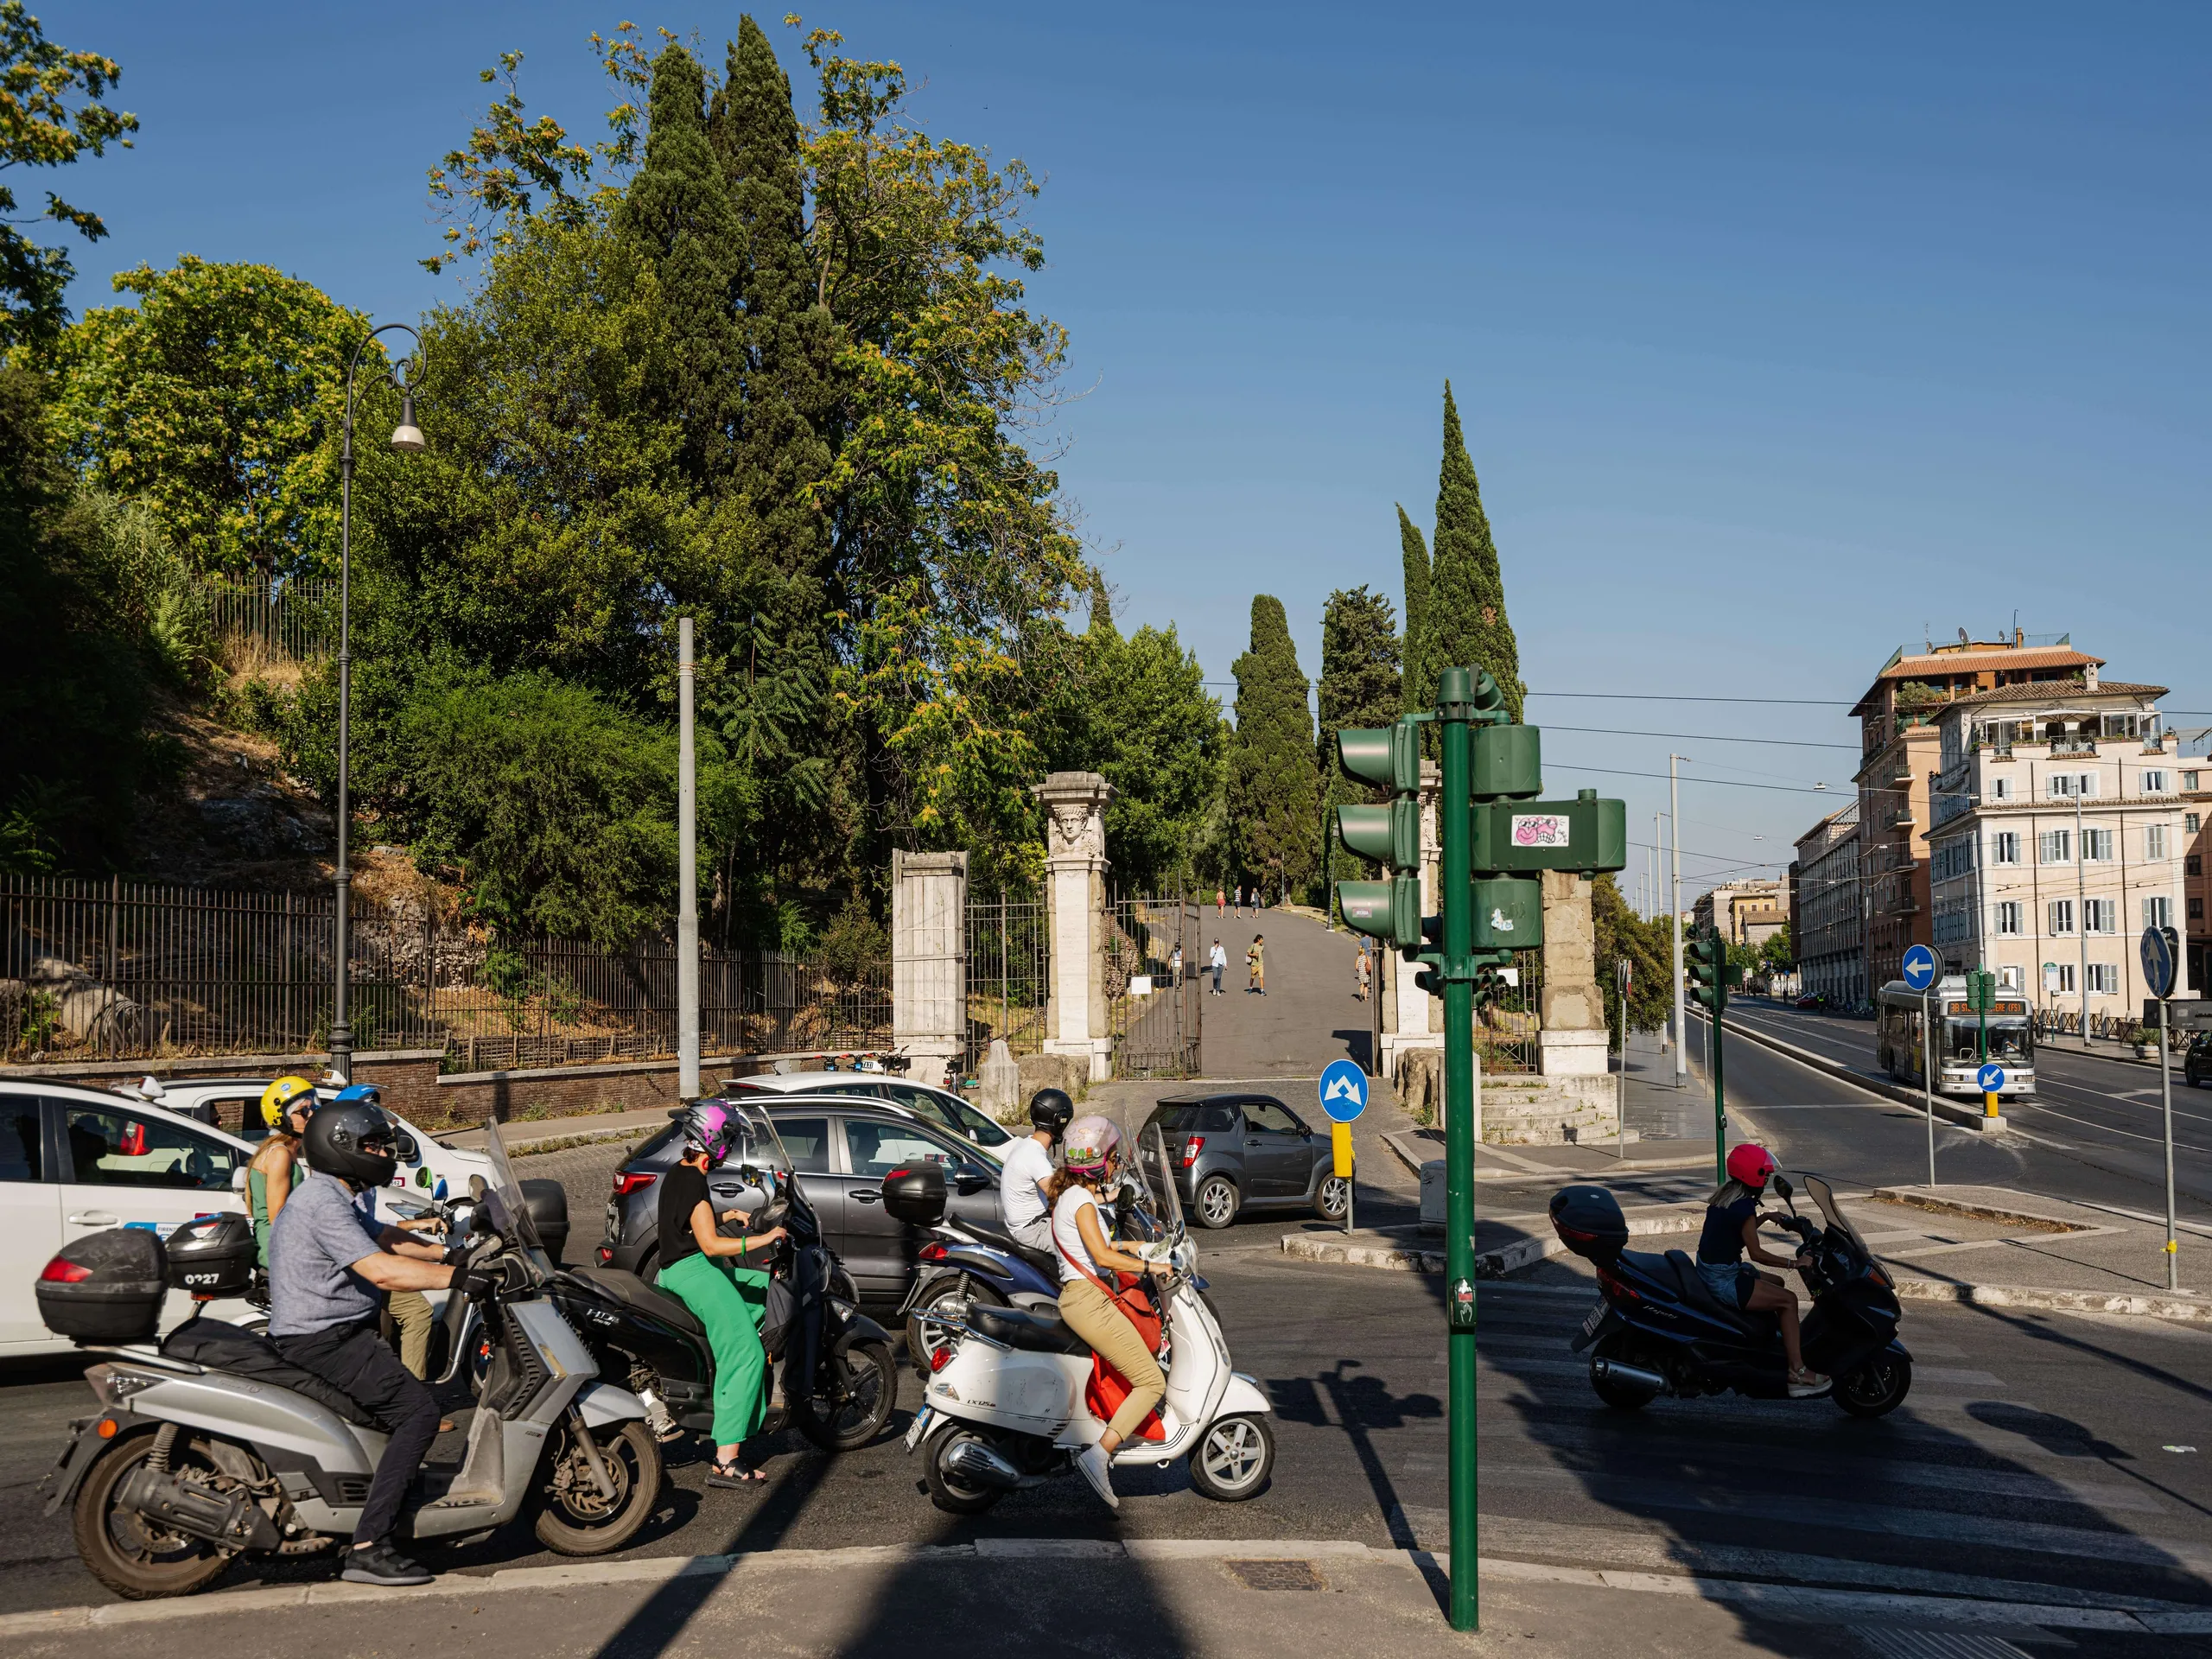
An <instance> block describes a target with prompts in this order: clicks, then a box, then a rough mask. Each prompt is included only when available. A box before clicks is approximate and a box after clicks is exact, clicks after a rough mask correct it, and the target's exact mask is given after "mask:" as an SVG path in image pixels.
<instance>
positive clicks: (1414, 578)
mask: <svg viewBox="0 0 2212 1659" xmlns="http://www.w3.org/2000/svg"><path fill="white" fill-rule="evenodd" d="M1398 551H1399V554H1400V556H1401V558H1402V561H1403V563H1404V567H1405V585H1406V643H1405V650H1404V660H1403V662H1402V665H1401V683H1402V687H1403V690H1402V694H1401V701H1400V703H1399V712H1400V713H1402V714H1414V713H1416V712H1418V711H1420V710H1421V709H1433V708H1434V707H1435V706H1436V669H1435V665H1434V664H1433V661H1432V660H1431V658H1430V655H1429V609H1428V588H1429V566H1428V548H1427V544H1426V543H1423V542H1422V540H1421V531H1420V530H1419V528H1417V527H1416V526H1415V524H1414V521H1413V520H1412V519H1410V518H1407V517H1406V510H1405V508H1404V507H1402V506H1401V507H1400V508H1399V509H1398Z"/></svg>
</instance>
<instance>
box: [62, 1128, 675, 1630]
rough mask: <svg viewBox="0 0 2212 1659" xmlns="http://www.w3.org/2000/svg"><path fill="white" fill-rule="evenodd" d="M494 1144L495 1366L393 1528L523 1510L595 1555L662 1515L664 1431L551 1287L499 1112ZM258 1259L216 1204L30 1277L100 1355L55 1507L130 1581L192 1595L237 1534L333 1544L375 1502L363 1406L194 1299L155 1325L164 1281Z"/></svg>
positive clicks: (485, 1308)
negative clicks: (166, 1233)
mask: <svg viewBox="0 0 2212 1659" xmlns="http://www.w3.org/2000/svg"><path fill="white" fill-rule="evenodd" d="M488 1151H489V1153H490V1155H491V1157H492V1159H493V1163H494V1166H495V1168H496V1171H497V1179H496V1181H495V1182H494V1184H493V1186H492V1187H491V1188H490V1189H489V1190H488V1191H487V1192H486V1195H485V1196H484V1198H483V1200H482V1202H480V1204H479V1205H477V1207H476V1219H475V1224H474V1225H475V1229H476V1234H477V1236H476V1242H475V1244H474V1250H473V1253H472V1255H471V1265H472V1266H473V1267H477V1268H488V1269H494V1270H496V1271H498V1272H499V1274H501V1275H502V1282H501V1284H500V1286H499V1289H498V1290H497V1291H496V1292H495V1293H494V1294H493V1295H492V1296H491V1297H490V1298H489V1299H488V1300H486V1301H485V1302H484V1303H482V1304H481V1305H480V1309H479V1311H480V1313H482V1314H483V1316H484V1319H485V1323H486V1330H488V1331H489V1332H492V1334H493V1340H494V1351H493V1360H492V1365H491V1373H490V1376H489V1379H488V1382H487V1384H486V1388H485V1390H484V1396H483V1399H482V1401H481V1402H480V1404H479V1405H478V1406H477V1408H476V1410H475V1413H474V1416H473V1418H472V1419H471V1421H470V1422H469V1425H468V1433H467V1450H466V1452H464V1453H463V1455H462V1458H461V1461H460V1462H459V1463H457V1464H435V1463H434V1464H430V1465H426V1466H425V1467H424V1469H423V1471H422V1472H421V1474H420V1475H419V1476H418V1477H417V1479H416V1484H415V1485H414V1487H413V1488H411V1489H410V1493H409V1497H408V1501H407V1504H406V1506H405V1508H404V1510H402V1512H401V1520H400V1526H401V1530H402V1533H403V1535H405V1536H408V1537H411V1538H415V1539H418V1540H422V1539H432V1538H451V1539H454V1540H456V1541H463V1542H467V1541H475V1540H477V1539H480V1538H483V1537H486V1536H488V1535H490V1534H491V1533H492V1532H493V1530H494V1529H497V1528H499V1527H500V1526H502V1525H505V1523H506V1522H509V1521H511V1520H513V1519H514V1518H515V1517H516V1516H518V1515H521V1514H523V1513H524V1512H525V1511H526V1510H527V1511H530V1512H532V1513H534V1516H535V1521H536V1527H537V1538H538V1541H539V1542H541V1543H542V1544H543V1545H544V1546H545V1547H546V1548H549V1549H552V1550H554V1551H556V1552H558V1553H559V1554H564V1555H598V1554H606V1553H607V1551H609V1550H613V1549H619V1548H621V1547H622V1546H623V1545H625V1544H626V1543H628V1542H629V1541H631V1539H632V1537H634V1536H635V1535H636V1534H637V1532H638V1530H639V1528H641V1527H642V1526H644V1524H645V1522H646V1520H647V1519H648V1518H649V1517H650V1516H652V1512H653V1508H654V1505H655V1503H657V1502H658V1498H659V1495H660V1486H661V1458H660V1447H659V1446H658V1444H657V1443H656V1441H655V1440H654V1439H653V1436H652V1433H651V1431H650V1430H649V1429H648V1428H647V1427H646V1426H645V1415H646V1410H645V1403H644V1402H642V1401H640V1400H639V1399H638V1397H637V1396H636V1395H632V1394H631V1393H630V1392H629V1391H628V1390H626V1389H623V1388H621V1387H620V1386H618V1385H617V1384H615V1383H610V1382H606V1381H601V1380H600V1379H599V1377H598V1368H597V1367H596V1365H595V1364H594V1362H593V1359H592V1356H591V1354H590V1351H588V1349H587V1348H586V1347H585V1345H584V1344H583V1343H582V1341H581V1340H580V1339H579V1338H577V1336H576V1334H575V1332H574V1331H572V1330H571V1329H570V1328H569V1325H568V1323H567V1322H566V1321H565V1320H564V1319H563V1318H562V1317H561V1314H560V1313H559V1311H558V1309H557V1308H556V1306H554V1304H553V1301H552V1300H551V1299H550V1296H549V1295H548V1294H547V1290H548V1285H549V1281H551V1279H552V1278H553V1275H554V1272H555V1269H554V1268H552V1267H551V1265H550V1262H548V1261H547V1259H546V1257H545V1255H544V1253H543V1250H542V1249H540V1248H539V1246H538V1241H537V1234H536V1230H535V1229H534V1228H533V1226H532V1224H531V1218H530V1213H529V1211H528V1210H527V1208H526V1207H525V1206H524V1202H523V1198H522V1192H521V1188H520V1185H519V1184H518V1182H517V1181H516V1180H515V1179H514V1175H513V1172H512V1169H511V1168H510V1167H509V1166H508V1164H507V1160H506V1154H505V1148H504V1147H501V1145H500V1143H499V1131H498V1129H497V1128H493V1130H492V1131H491V1134H490V1136H489V1147H488ZM203 1247H204V1248H203ZM252 1261H253V1237H252V1230H251V1226H250V1225H249V1224H246V1223H245V1218H244V1217H238V1216H234V1215H224V1216H215V1217H201V1218H200V1220H198V1221H194V1222H190V1223H188V1224H185V1226H183V1227H181V1228H179V1229H177V1230H176V1231H175V1233H174V1234H172V1235H171V1237H170V1241H169V1244H168V1247H167V1248H166V1249H164V1247H163V1245H162V1241H161V1240H159V1239H158V1238H156V1236H154V1235H153V1234H151V1233H149V1232H143V1231H138V1230H132V1229H127V1228H118V1229H115V1230H111V1231H109V1232H105V1233H97V1234H93V1235H92V1236H89V1237H87V1238H85V1239H80V1240H79V1241H77V1242H76V1243H73V1244H71V1245H68V1246H67V1247H65V1248H64V1249H63V1250H62V1251H61V1253H60V1255H56V1256H55V1257H54V1260H53V1261H52V1262H49V1263H48V1266H47V1268H46V1271H45V1273H44V1274H43V1275H41V1279H40V1281H39V1293H40V1294H39V1303H40V1311H41V1314H42V1315H43V1316H44V1318H45V1319H46V1321H47V1324H48V1326H49V1327H51V1328H52V1329H54V1330H55V1331H57V1332H60V1333H61V1334H63V1335H65V1336H69V1337H72V1338H75V1339H76V1340H77V1341H78V1343H79V1344H80V1345H81V1346H84V1347H86V1348H88V1349H90V1350H92V1351H94V1352H98V1353H101V1354H104V1355H105V1356H106V1358H105V1359H104V1360H103V1361H102V1362H101V1363H99V1364H97V1365H94V1366H93V1367H92V1369H91V1370H88V1371H87V1372H86V1376H85V1380H86V1382H87V1383H90V1384H91V1385H92V1393H93V1395H94V1396H95V1397H96V1398H97V1399H98V1401H99V1406H100V1409H99V1411H98V1412H97V1413H95V1414H93V1415H92V1416H90V1417H86V1418H82V1419H80V1420H79V1421H77V1422H76V1423H75V1424H73V1426H72V1434H71V1439H70V1442H69V1445H68V1446H67V1449H65V1450H64V1452H62V1455H61V1459H60V1465H58V1467H57V1469H56V1471H55V1473H56V1475H58V1476H59V1484H58V1486H57V1488H56V1490H55V1491H54V1495H53V1497H51V1498H50V1499H49V1500H48V1504H47V1513H48V1514H49V1515H51V1514H52V1513H54V1510H57V1509H59V1508H60V1506H61V1505H62V1504H64V1503H70V1502H71V1501H72V1500H73V1501H74V1503H75V1510H74V1531H75V1535H76V1541H77V1548H78V1553H79V1554H80V1555H81V1556H82V1557H83V1558H84V1561H85V1565H86V1567H87V1568H88V1569H90V1570H91V1572H92V1574H93V1576H94V1577H96V1578H98V1579H99V1580H100V1582H101V1583H103V1584H105V1585H106V1586H108V1587H109V1588H110V1589H111V1590H113V1591H114V1592H116V1593H117V1594H118V1595H121V1596H124V1597H127V1598H129V1599H134V1600H137V1599H147V1598H150V1597H158V1596H178V1595H186V1594H188V1593H190V1592H193V1591H194V1590H197V1589H199V1588H200V1587H201V1586H204V1585H206V1584H207V1583H208V1582H209V1581H210V1580H213V1579H214V1578H215V1577H216V1575H217V1574H219V1573H221V1572H222V1570H223V1568H224V1567H225V1566H226V1564H227V1563H228V1562H229V1561H230V1560H231V1558H232V1556H234V1555H237V1554H239V1553H240V1552H241V1551H254V1552H260V1553H268V1554H281V1555H300V1554H312V1553H315V1552H317V1551H321V1550H324V1549H327V1548H331V1547H332V1546H333V1545H334V1544H335V1543H337V1542H338V1541H340V1540H341V1539H344V1538H346V1537H348V1536H350V1535H352V1533H353V1528H354V1526H355V1524H356V1523H357V1522H358V1521H359V1517H360V1512H361V1508H362V1505H363V1504H364V1503H365V1502H366V1501H367V1498H368V1493H369V1485H370V1481H371V1478H372V1476H373V1474H374V1471H375V1469H376V1463H377V1459H378V1455H379V1454H380V1453H381V1452H383V1450H384V1446H385V1435H384V1434H383V1433H382V1432H380V1431H379V1430H378V1429H376V1428H374V1427H371V1426H369V1425H368V1424H367V1422H366V1421H365V1414H363V1413H361V1411H360V1410H359V1407H358V1406H354V1405H353V1402H350V1401H348V1400H346V1397H345V1396H344V1395H339V1394H337V1393H336V1391H335V1390H334V1389H330V1388H329V1386H328V1385H327V1383H321V1380H320V1379H319V1378H315V1377H314V1376H309V1375H308V1374H307V1373H305V1372H302V1371H300V1370H297V1369H296V1367H293V1366H291V1365H290V1364H289V1363H287V1362H286V1361H285V1360H284V1359H283V1355H282V1354H281V1353H280V1352H279V1351H277V1348H276V1347H275V1346H274V1345H272V1344H269V1343H268V1342H267V1341H266V1340H264V1338H260V1337H258V1336H257V1335H256V1334H254V1333H253V1332H248V1331H245V1330H243V1329H241V1328H239V1327H238V1326H235V1325H224V1324H221V1323H219V1322H218V1321H214V1320H211V1319H204V1318H203V1319H194V1320H191V1321H188V1323H187V1324H185V1325H181V1326H179V1327H178V1329H177V1330H176V1331H174V1332H170V1333H169V1334H168V1336H167V1337H165V1338H162V1339H161V1340H160V1341H159V1342H156V1339H155V1333H156V1325H157V1324H158V1320H159V1316H160V1308H161V1303H162V1296H163V1294H165V1291H166V1289H167V1288H168V1285H169V1284H170V1283H171V1282H174V1283H175V1286H176V1287H178V1288H181V1289H184V1290H188V1291H190V1292H192V1293H193V1294H194V1295H199V1296H209V1295H219V1294H237V1289H238V1288H242V1287H243V1286H244V1284H245V1281H246V1279H247V1277H248V1275H249V1274H250V1273H251V1265H252ZM192 1354H197V1355H198V1356H200V1357H198V1358H194V1357H190V1356H191V1355H192Z"/></svg>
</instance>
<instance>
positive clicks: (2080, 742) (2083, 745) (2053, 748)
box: [2050, 737, 2097, 758]
mask: <svg viewBox="0 0 2212 1659" xmlns="http://www.w3.org/2000/svg"><path fill="white" fill-rule="evenodd" d="M2096 752H2097V741H2096V739H2094V738H2093V737H2054V738H2052V739H2051V740H2050V753H2051V754H2052V756H2053V758H2056V757H2057V756H2059V755H2063V754H2094V753H2096Z"/></svg>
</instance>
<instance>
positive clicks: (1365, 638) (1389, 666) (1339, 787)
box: [1318, 583, 1404, 858]
mask: <svg viewBox="0 0 2212 1659" xmlns="http://www.w3.org/2000/svg"><path fill="white" fill-rule="evenodd" d="M1403 698H1404V690H1403V678H1402V668H1401V664H1400V661H1399V645H1398V632H1397V618H1396V616H1395V614H1394V613H1393V612H1392V610H1391V608H1390V601H1389V599H1388V598H1387V597H1386V596H1384V595H1383V594H1377V593H1372V592H1370V591H1369V589H1368V588H1367V586H1366V585H1365V584H1364V583H1362V584H1361V585H1360V586H1359V587H1357V588H1338V589H1337V591H1336V592H1334V593H1332V594H1330V595H1329V598H1328V602H1327V603H1326V604H1325V606H1324V607H1322V610H1321V684H1320V691H1319V698H1318V702H1319V709H1320V747H1319V762H1320V767H1321V775H1322V778H1323V780H1324V782H1323V795H1322V804H1323V808H1324V810H1323V812H1322V832H1323V833H1324V834H1325V835H1333V834H1335V809H1336V808H1338V807H1339V806H1343V805H1346V804H1353V803H1357V802H1361V801H1368V800H1372V799H1376V798H1377V796H1378V791H1376V790H1374V789H1373V788H1371V787H1370V786H1369V785H1366V784H1363V783H1359V782H1357V781H1355V780H1354V779H1351V778H1349V777H1347V776H1346V775H1345V773H1344V766H1343V764H1342V763H1341V762H1340V761H1339V760H1338V758H1337V733H1338V731H1339V730H1340V729H1342V728H1344V727H1346V726H1388V725H1389V724H1390V722H1391V721H1395V719H1396V718H1397V717H1398V715H1399V712H1400V709H1401V707H1402V702H1403ZM1344 856H1345V857H1347V858H1349V857H1351V855H1350V854H1345V855H1344Z"/></svg>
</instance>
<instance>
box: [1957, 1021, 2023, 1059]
mask: <svg viewBox="0 0 2212 1659" xmlns="http://www.w3.org/2000/svg"><path fill="white" fill-rule="evenodd" d="M1943 1025H1944V1033H1943V1034H1944V1042H1945V1044H1946V1046H1947V1047H1948V1050H1949V1052H1950V1055H1951V1058H1952V1060H1953V1062H1954V1063H1956V1062H1959V1061H1974V1060H1978V1059H1979V1058H1980V1056H1981V1046H1980V1045H1981V1022H1980V1020H1945V1021H1944V1022H1943ZM2028 1050H2029V1039H2028V1022H2027V1021H2026V1020H1991V1021H1990V1022H1989V1058H1991V1059H1993V1060H2011V1061H2013V1062H2015V1063H2020V1062H2024V1061H2025V1060H2026V1058H2027V1057H2028Z"/></svg>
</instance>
